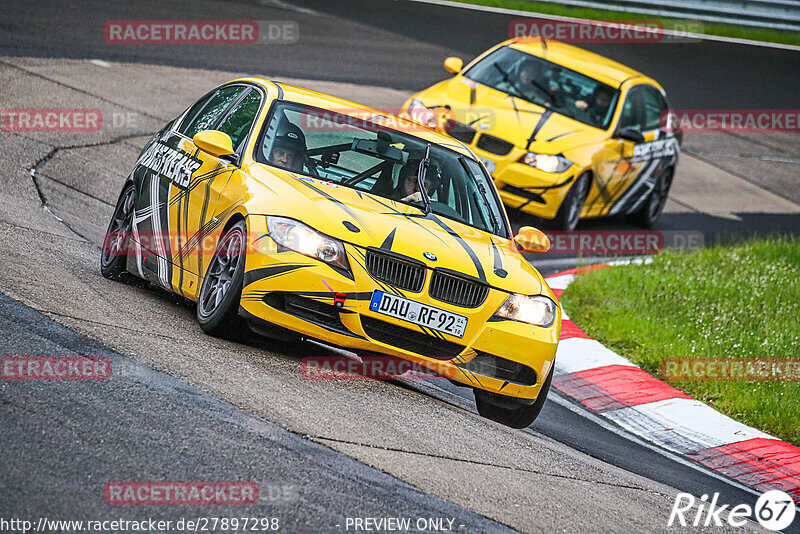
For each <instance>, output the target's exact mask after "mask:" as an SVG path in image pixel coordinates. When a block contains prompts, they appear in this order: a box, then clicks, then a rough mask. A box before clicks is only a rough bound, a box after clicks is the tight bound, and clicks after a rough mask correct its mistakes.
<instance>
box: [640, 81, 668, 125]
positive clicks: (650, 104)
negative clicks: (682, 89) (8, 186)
mask: <svg viewBox="0 0 800 534" xmlns="http://www.w3.org/2000/svg"><path fill="white" fill-rule="evenodd" d="M665 111H667V102H666V100H664V96H663V95H662V94H661V93H660V92H659V90H658V89H656V88H655V87H645V89H644V119H645V121H644V128H643V131H649V130H657V129H658V128H659V127H660V126H661V117H662V115H663V114H664V112H665Z"/></svg>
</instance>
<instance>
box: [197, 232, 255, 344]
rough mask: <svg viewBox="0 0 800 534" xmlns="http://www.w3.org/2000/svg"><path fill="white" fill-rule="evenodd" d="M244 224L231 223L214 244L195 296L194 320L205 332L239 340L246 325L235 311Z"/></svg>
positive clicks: (244, 334) (241, 272) (239, 295)
mask: <svg viewBox="0 0 800 534" xmlns="http://www.w3.org/2000/svg"><path fill="white" fill-rule="evenodd" d="M246 236H247V224H246V223H245V222H244V221H239V222H237V223H236V224H234V225H233V226H231V227H230V228H229V229H228V230H226V231H225V233H223V234H222V237H220V239H219V243H218V244H217V250H216V251H215V252H214V256H213V257H212V258H211V263H210V264H209V265H208V269H207V270H206V276H205V278H204V279H203V285H202V287H201V288H200V297H199V298H198V300H197V322H198V323H200V328H202V329H203V332H205V333H206V334H208V335H211V336H214V337H219V338H222V339H227V340H230V341H241V340H243V339H245V338H246V337H247V336H249V334H250V327H249V326H248V325H247V321H246V320H245V319H244V317H241V316H240V315H239V303H240V301H241V298H242V282H243V280H244V263H245V261H244V259H245V247H246Z"/></svg>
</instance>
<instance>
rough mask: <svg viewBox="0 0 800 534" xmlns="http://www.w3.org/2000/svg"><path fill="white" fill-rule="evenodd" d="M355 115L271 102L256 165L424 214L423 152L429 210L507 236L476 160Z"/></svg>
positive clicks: (487, 180) (374, 118)
mask: <svg viewBox="0 0 800 534" xmlns="http://www.w3.org/2000/svg"><path fill="white" fill-rule="evenodd" d="M358 113H361V112H358ZM358 113H355V112H354V113H353V114H350V113H348V114H344V113H340V112H336V111H330V110H324V109H320V108H315V107H310V106H306V105H302V104H298V103H294V102H279V103H278V104H277V105H276V106H275V108H274V109H273V111H272V114H271V116H270V118H269V120H267V121H266V122H265V126H264V131H263V132H262V134H261V141H260V143H259V147H258V148H257V150H256V161H259V162H261V163H264V164H267V165H271V166H273V167H278V168H281V169H285V170H288V171H292V172H294V173H296V174H299V175H302V176H307V177H311V178H317V179H320V180H323V181H329V182H332V183H334V184H337V185H339V186H343V187H350V188H353V189H358V190H360V191H365V192H368V193H371V194H373V195H377V196H379V197H383V198H386V199H390V200H392V201H396V202H401V203H404V204H408V205H411V206H414V207H416V208H418V209H420V210H425V198H424V195H423V194H422V192H421V191H419V185H418V179H417V175H418V173H419V169H420V164H421V163H422V162H423V161H424V160H425V155H426V153H428V154H429V158H428V160H427V163H428V164H427V171H426V173H425V181H424V184H425V185H424V187H425V190H426V191H427V193H428V197H429V199H430V211H431V212H432V213H434V214H436V215H441V216H442V217H447V218H449V219H453V220H456V221H458V222H461V223H464V224H467V225H469V226H472V227H474V228H478V229H480V230H483V231H486V232H490V233H493V234H496V235H499V236H503V237H508V235H509V233H508V226H507V222H506V219H505V216H504V213H503V211H502V209H501V208H500V201H499V199H498V197H497V192H496V191H495V189H494V186H493V185H492V182H491V179H490V178H489V176H488V175H487V174H486V172H485V170H484V169H483V167H482V166H481V165H480V164H479V163H478V162H477V161H475V160H474V159H472V158H470V157H466V156H464V155H462V154H459V153H457V152H456V151H454V150H451V149H448V148H445V147H444V146H442V145H437V144H433V143H429V142H428V141H425V140H423V139H420V138H419V137H415V136H413V135H410V134H408V133H405V132H402V131H398V130H396V129H393V128H389V127H388V125H389V124H391V125H399V124H400V122H399V121H400V119H396V118H392V117H383V116H377V115H371V114H358ZM429 147H430V149H429Z"/></svg>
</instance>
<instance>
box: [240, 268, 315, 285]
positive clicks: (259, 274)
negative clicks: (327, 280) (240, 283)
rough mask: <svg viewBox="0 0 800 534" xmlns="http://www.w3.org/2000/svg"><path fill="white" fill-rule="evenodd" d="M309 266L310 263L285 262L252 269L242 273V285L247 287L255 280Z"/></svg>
mask: <svg viewBox="0 0 800 534" xmlns="http://www.w3.org/2000/svg"><path fill="white" fill-rule="evenodd" d="M309 266H311V264H310V263H286V264H282V265H271V266H269V267H261V268H258V269H253V270H251V271H247V272H245V273H244V287H247V286H248V285H250V284H252V283H253V282H257V281H259V280H263V279H265V278H272V277H274V276H279V275H282V274H286V273H290V272H292V271H296V270H297V269H302V268H303V267H309Z"/></svg>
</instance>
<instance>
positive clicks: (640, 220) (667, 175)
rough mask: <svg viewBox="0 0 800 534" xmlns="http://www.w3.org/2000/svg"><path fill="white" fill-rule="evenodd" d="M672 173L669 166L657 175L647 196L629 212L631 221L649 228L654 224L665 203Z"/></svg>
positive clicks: (670, 185)
mask: <svg viewBox="0 0 800 534" xmlns="http://www.w3.org/2000/svg"><path fill="white" fill-rule="evenodd" d="M672 174H673V171H672V169H671V168H670V169H667V170H665V171H664V172H663V173H662V174H661V176H659V178H658V181H657V182H656V186H655V187H654V188H653V190H652V191H651V192H650V194H649V195H648V196H647V199H645V201H644V204H643V205H642V207H641V208H639V209H638V210H636V211H635V212H633V213H631V214H630V219H631V221H633V222H634V223H636V224H638V225H639V226H644V227H645V228H651V227H652V226H653V225H655V224H656V221H658V218H659V217H661V213H662V212H663V211H664V205H666V203H667V197H668V196H669V189H670V187H672Z"/></svg>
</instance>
